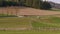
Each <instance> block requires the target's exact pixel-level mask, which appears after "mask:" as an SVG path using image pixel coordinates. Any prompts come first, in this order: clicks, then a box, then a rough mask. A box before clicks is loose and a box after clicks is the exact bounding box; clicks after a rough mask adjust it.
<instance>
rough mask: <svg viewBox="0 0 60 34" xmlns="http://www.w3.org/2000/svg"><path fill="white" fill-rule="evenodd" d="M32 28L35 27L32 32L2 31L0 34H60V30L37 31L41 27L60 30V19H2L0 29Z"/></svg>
mask: <svg viewBox="0 0 60 34" xmlns="http://www.w3.org/2000/svg"><path fill="white" fill-rule="evenodd" d="M31 26H32V27H33V29H32V30H12V31H11V30H0V34H60V31H58V30H56V31H52V30H46V31H44V30H38V29H37V30H35V28H39V27H40V28H41V27H52V28H54V27H55V28H60V17H53V16H40V17H39V18H36V16H32V17H31V16H30V17H29V16H28V17H2V18H1V17H0V28H23V27H25V28H31Z"/></svg>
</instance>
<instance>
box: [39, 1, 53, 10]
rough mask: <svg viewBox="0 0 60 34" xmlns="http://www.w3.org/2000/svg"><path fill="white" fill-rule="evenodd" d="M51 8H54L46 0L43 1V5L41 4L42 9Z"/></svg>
mask: <svg viewBox="0 0 60 34" xmlns="http://www.w3.org/2000/svg"><path fill="white" fill-rule="evenodd" d="M51 8H52V6H51V4H50V3H49V2H46V1H44V2H42V4H41V6H40V9H45V10H49V9H51Z"/></svg>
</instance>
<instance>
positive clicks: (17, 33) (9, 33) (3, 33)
mask: <svg viewBox="0 0 60 34" xmlns="http://www.w3.org/2000/svg"><path fill="white" fill-rule="evenodd" d="M0 34H60V31H39V32H38V31H0Z"/></svg>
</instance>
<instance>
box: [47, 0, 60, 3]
mask: <svg viewBox="0 0 60 34" xmlns="http://www.w3.org/2000/svg"><path fill="white" fill-rule="evenodd" d="M47 1H52V2H55V3H59V4H60V0H47Z"/></svg>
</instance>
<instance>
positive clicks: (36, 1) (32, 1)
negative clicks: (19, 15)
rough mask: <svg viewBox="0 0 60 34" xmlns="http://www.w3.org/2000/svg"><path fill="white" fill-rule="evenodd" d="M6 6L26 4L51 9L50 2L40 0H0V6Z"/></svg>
mask: <svg viewBox="0 0 60 34" xmlns="http://www.w3.org/2000/svg"><path fill="white" fill-rule="evenodd" d="M6 6H26V7H32V8H39V9H51V4H50V3H49V2H46V1H44V2H43V1H42V0H18V2H17V1H16V2H14V1H0V7H6Z"/></svg>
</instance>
